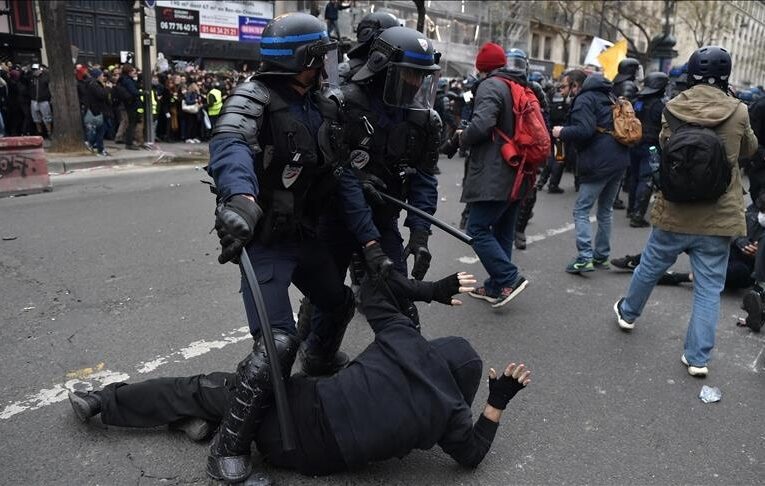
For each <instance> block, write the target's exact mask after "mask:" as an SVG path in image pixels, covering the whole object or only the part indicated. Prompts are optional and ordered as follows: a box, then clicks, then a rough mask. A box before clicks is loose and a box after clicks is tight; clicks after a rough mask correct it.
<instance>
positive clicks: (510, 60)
mask: <svg viewBox="0 0 765 486" xmlns="http://www.w3.org/2000/svg"><path fill="white" fill-rule="evenodd" d="M505 57H506V58H507V65H506V66H505V68H506V69H507V72H509V73H510V74H512V75H513V76H518V77H520V78H523V79H526V78H527V77H528V75H529V56H527V55H526V53H525V52H524V51H523V50H522V49H516V48H513V49H510V50H509V51H507V52H505Z"/></svg>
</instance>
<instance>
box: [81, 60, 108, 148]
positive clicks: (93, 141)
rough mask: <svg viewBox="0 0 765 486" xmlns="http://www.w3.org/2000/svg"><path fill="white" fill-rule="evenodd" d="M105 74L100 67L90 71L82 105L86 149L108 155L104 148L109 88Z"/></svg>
mask: <svg viewBox="0 0 765 486" xmlns="http://www.w3.org/2000/svg"><path fill="white" fill-rule="evenodd" d="M105 80H106V75H105V74H104V72H103V71H101V70H100V69H93V70H91V71H90V77H89V79H88V81H87V84H86V85H85V87H84V88H83V105H84V108H85V116H84V118H83V120H84V122H85V130H86V133H85V135H86V142H85V145H86V146H87V147H88V150H90V151H92V152H95V153H97V154H98V155H100V156H107V155H109V154H108V152H107V151H106V149H104V134H105V133H106V123H105V120H104V119H105V117H106V112H107V111H108V110H109V89H108V88H107V87H106V85H105V82H106V81H105Z"/></svg>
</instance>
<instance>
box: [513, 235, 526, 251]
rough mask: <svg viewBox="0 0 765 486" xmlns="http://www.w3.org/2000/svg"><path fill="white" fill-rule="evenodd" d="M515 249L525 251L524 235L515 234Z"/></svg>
mask: <svg viewBox="0 0 765 486" xmlns="http://www.w3.org/2000/svg"><path fill="white" fill-rule="evenodd" d="M515 248H516V249H517V250H525V249H526V234H525V233H518V232H517V231H516V232H515Z"/></svg>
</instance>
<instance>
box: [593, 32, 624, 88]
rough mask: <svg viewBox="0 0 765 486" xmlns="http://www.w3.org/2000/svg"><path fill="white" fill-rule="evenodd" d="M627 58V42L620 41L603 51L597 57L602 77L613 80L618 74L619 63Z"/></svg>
mask: <svg viewBox="0 0 765 486" xmlns="http://www.w3.org/2000/svg"><path fill="white" fill-rule="evenodd" d="M625 57H627V41H626V40H620V41H619V42H617V43H616V44H614V45H613V46H611V47H609V48H608V49H606V50H605V51H603V52H602V53H601V54H600V55H599V56H598V61H599V62H600V65H601V66H603V76H605V77H606V78H607V79H611V80H613V79H614V78H615V77H616V74H617V73H618V72H619V63H620V62H622V59H624V58H625Z"/></svg>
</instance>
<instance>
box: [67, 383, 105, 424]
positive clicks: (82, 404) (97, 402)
mask: <svg viewBox="0 0 765 486" xmlns="http://www.w3.org/2000/svg"><path fill="white" fill-rule="evenodd" d="M69 403H70V404H71V405H72V410H74V413H75V415H77V418H78V419H80V422H83V423H84V422H87V421H88V419H89V418H90V417H93V416H95V415H98V414H99V413H101V396H100V395H99V394H98V392H81V391H76V392H74V393H72V392H69Z"/></svg>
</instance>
